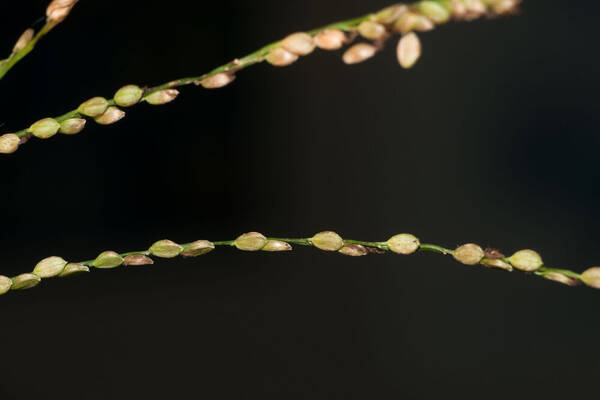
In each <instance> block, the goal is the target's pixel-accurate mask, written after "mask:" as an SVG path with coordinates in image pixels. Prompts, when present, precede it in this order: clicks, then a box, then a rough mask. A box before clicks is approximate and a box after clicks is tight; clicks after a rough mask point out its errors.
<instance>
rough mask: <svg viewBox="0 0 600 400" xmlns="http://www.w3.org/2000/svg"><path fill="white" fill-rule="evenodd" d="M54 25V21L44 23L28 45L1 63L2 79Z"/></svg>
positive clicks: (0, 72) (0, 73)
mask: <svg viewBox="0 0 600 400" xmlns="http://www.w3.org/2000/svg"><path fill="white" fill-rule="evenodd" d="M54 26H55V24H54V23H50V22H48V23H46V25H44V26H43V27H42V29H40V31H39V32H38V33H37V34H36V35H35V36H34V37H33V39H31V41H30V42H29V43H27V45H25V47H23V48H22V49H21V50H19V51H17V52H16V53H12V54H11V55H10V57H8V58H7V59H6V60H5V61H4V62H3V63H2V64H1V65H0V79H2V78H4V76H5V75H6V74H7V73H8V71H10V69H11V68H12V67H14V66H15V64H16V63H18V62H19V61H21V59H23V57H25V56H26V55H27V54H29V53H31V51H32V50H33V48H34V47H35V45H36V44H37V42H39V41H40V39H41V38H43V37H44V36H45V35H46V34H47V33H48V32H50V31H51V30H52V28H53V27H54Z"/></svg>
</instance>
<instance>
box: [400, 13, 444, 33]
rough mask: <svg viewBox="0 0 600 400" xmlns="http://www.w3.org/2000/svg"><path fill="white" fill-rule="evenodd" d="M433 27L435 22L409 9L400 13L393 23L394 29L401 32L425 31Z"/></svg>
mask: <svg viewBox="0 0 600 400" xmlns="http://www.w3.org/2000/svg"><path fill="white" fill-rule="evenodd" d="M433 28H435V24H434V23H433V21H432V20H430V19H429V18H427V17H426V16H424V15H419V14H416V13H414V12H411V11H409V12H405V13H404V14H402V15H401V16H400V18H398V20H397V21H396V24H395V25H394V29H395V30H397V31H398V32H400V33H402V34H405V33H409V32H412V31H419V32H427V31H430V30H432V29H433Z"/></svg>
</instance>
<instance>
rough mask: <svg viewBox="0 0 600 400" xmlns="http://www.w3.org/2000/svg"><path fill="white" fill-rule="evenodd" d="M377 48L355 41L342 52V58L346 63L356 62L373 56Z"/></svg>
mask: <svg viewBox="0 0 600 400" xmlns="http://www.w3.org/2000/svg"><path fill="white" fill-rule="evenodd" d="M376 52H377V48H376V47H375V46H373V45H370V44H368V43H357V44H355V45H354V46H352V47H350V48H349V49H348V50H346V52H345V53H344V55H343V57H342V59H343V60H344V63H346V64H349V65H350V64H358V63H361V62H363V61H365V60H368V59H369V58H371V57H373V56H374V55H375V53H376Z"/></svg>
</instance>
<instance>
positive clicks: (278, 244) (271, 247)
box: [261, 240, 292, 251]
mask: <svg viewBox="0 0 600 400" xmlns="http://www.w3.org/2000/svg"><path fill="white" fill-rule="evenodd" d="M261 250H262V251H291V250H292V245H290V244H289V243H287V242H282V241H281V240H269V241H267V244H265V247H263V248H262V249H261Z"/></svg>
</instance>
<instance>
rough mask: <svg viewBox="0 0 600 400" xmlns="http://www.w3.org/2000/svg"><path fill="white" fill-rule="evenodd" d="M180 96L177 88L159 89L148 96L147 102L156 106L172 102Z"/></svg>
mask: <svg viewBox="0 0 600 400" xmlns="http://www.w3.org/2000/svg"><path fill="white" fill-rule="evenodd" d="M177 96H179V90H177V89H164V90H159V91H158V92H154V93H152V94H149V95H148V96H146V102H147V103H149V104H152V105H154V106H157V105H161V104H166V103H170V102H172V101H173V100H175V98H176V97H177Z"/></svg>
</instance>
